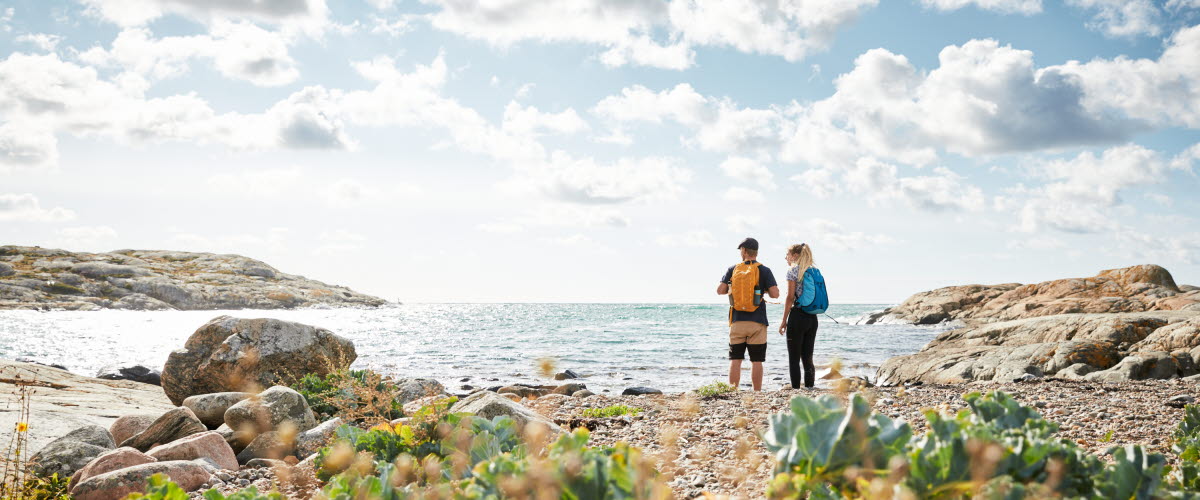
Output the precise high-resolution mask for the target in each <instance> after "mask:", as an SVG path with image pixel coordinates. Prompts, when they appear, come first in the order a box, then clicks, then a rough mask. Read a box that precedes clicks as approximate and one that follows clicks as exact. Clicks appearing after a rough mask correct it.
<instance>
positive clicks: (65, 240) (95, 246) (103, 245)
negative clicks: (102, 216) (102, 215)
mask: <svg viewBox="0 0 1200 500" xmlns="http://www.w3.org/2000/svg"><path fill="white" fill-rule="evenodd" d="M116 240H117V231H116V230H115V229H113V228H111V227H109V226H76V227H64V228H62V229H59V230H58V231H56V232H55V238H54V239H53V240H52V241H51V243H50V246H52V247H55V248H65V249H69V250H74V251H91V252H103V251H107V250H111V249H112V248H111V246H112V245H113V243H114V242H115V241H116Z"/></svg>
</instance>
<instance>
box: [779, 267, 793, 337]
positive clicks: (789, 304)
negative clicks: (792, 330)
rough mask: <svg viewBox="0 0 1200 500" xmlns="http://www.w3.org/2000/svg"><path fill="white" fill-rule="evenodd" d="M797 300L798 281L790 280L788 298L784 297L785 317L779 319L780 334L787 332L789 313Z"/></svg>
mask: <svg viewBox="0 0 1200 500" xmlns="http://www.w3.org/2000/svg"><path fill="white" fill-rule="evenodd" d="M795 302H796V282H795V281H792V280H788V293H787V298H786V299H783V319H782V320H780V321H779V334H780V335H783V334H784V333H785V332H787V320H788V314H789V313H791V312H792V304H793V303H795Z"/></svg>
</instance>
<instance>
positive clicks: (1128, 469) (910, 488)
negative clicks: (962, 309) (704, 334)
mask: <svg viewBox="0 0 1200 500" xmlns="http://www.w3.org/2000/svg"><path fill="white" fill-rule="evenodd" d="M964 399H965V400H966V401H967V404H968V406H969V409H968V410H963V411H960V412H959V413H958V414H957V415H954V416H944V415H941V414H939V413H937V412H934V411H928V412H926V413H925V419H926V421H927V422H928V427H929V430H928V431H927V432H926V433H925V434H923V435H921V436H914V435H913V433H912V430H911V428H910V427H909V426H908V424H906V423H903V422H900V421H895V420H892V419H890V418H888V417H887V416H885V415H880V414H875V413H873V412H872V411H871V407H870V405H868V404H867V402H866V400H865V399H864V398H863V397H862V396H861V395H858V394H854V395H852V396H851V397H850V400H849V405H848V407H842V405H841V404H840V403H839V402H838V400H837V399H836V398H834V397H832V396H821V397H820V398H817V399H815V400H814V399H809V398H805V397H797V398H795V399H793V400H792V403H791V412H788V413H783V414H778V415H774V416H772V417H771V418H770V420H769V426H768V428H767V431H766V432H765V434H764V436H763V442H764V444H765V445H766V447H767V449H768V450H769V451H771V452H772V453H773V454H774V455H775V458H776V462H777V463H776V472H777V475H776V476H775V478H774V479H773V480H772V481H771V483H770V485H769V486H768V490H767V495H768V496H769V497H771V498H804V497H807V498H814V499H821V498H871V499H875V498H930V499H957V498H997V499H999V498H1003V499H1021V498H1049V497H1067V498H1094V499H1108V498H1125V499H1127V498H1137V499H1151V498H1200V494H1198V493H1197V492H1196V490H1195V486H1196V485H1197V483H1196V477H1197V474H1196V472H1197V470H1196V468H1195V460H1194V459H1191V460H1184V462H1185V463H1184V467H1181V470H1182V471H1190V472H1184V473H1182V474H1181V475H1178V476H1176V477H1173V478H1171V477H1168V476H1167V472H1168V471H1167V468H1166V459H1165V457H1163V456H1162V455H1158V454H1154V453H1146V452H1145V451H1144V450H1142V448H1141V447H1140V446H1136V445H1130V446H1125V447H1123V448H1112V449H1110V450H1109V451H1108V453H1109V454H1110V455H1112V457H1113V463H1111V464H1105V463H1104V462H1102V461H1101V460H1100V459H1099V458H1097V457H1095V456H1093V455H1091V454H1089V453H1087V452H1086V451H1084V450H1082V449H1080V448H1079V447H1077V446H1076V445H1075V443H1073V442H1071V441H1068V440H1064V439H1059V438H1056V437H1055V436H1054V434H1055V433H1056V432H1057V431H1058V425H1057V424H1055V423H1054V422H1050V421H1047V420H1045V419H1043V418H1042V417H1041V415H1039V414H1038V413H1037V411H1035V410H1033V409H1032V408H1027V407H1024V406H1022V405H1020V404H1019V403H1017V402H1016V401H1015V400H1013V399H1012V397H1011V396H1009V395H1007V394H1005V393H1003V392H993V393H990V394H987V395H981V394H979V393H971V394H968V395H966V396H964ZM1190 415H1191V420H1189V419H1188V418H1185V424H1186V425H1188V426H1190V427H1189V428H1191V429H1195V428H1197V427H1200V411H1195V412H1193V413H1191V414H1190ZM1189 422H1191V423H1189ZM1184 426H1185V425H1181V429H1183V428H1184ZM1180 432H1183V433H1184V434H1186V435H1187V436H1195V434H1196V433H1195V432H1193V431H1180ZM1176 439H1177V442H1183V441H1186V439H1184V438H1181V437H1180V436H1179V435H1178V433H1177V438H1176ZM1187 442H1189V443H1194V441H1187ZM1181 456H1182V455H1181Z"/></svg>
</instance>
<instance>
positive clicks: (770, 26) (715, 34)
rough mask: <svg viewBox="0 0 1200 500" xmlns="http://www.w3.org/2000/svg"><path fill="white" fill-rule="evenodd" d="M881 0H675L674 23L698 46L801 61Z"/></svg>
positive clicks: (685, 37)
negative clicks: (724, 48)
mask: <svg viewBox="0 0 1200 500" xmlns="http://www.w3.org/2000/svg"><path fill="white" fill-rule="evenodd" d="M877 3H878V0H809V1H801V2H760V1H753V0H674V1H672V2H671V3H670V8H669V10H670V19H671V24H672V25H673V26H674V28H675V29H676V30H678V32H679V33H680V34H681V36H682V38H683V39H684V40H686V41H688V42H691V43H692V44H694V45H697V46H710V47H732V48H734V49H737V50H739V51H741V52H746V53H758V54H773V55H778V56H782V57H783V58H784V59H786V60H788V61H792V62H795V61H799V60H801V59H803V58H804V57H805V56H807V55H808V54H809V53H810V52H812V51H815V50H822V49H824V48H826V47H828V46H829V44H830V43H831V42H832V41H833V36H834V34H835V33H836V32H837V30H838V29H840V28H841V27H843V26H846V25H849V24H851V23H853V22H854V21H855V20H857V19H858V16H859V14H861V13H862V12H863V11H865V10H868V9H871V8H874V7H875V5H876V4H877Z"/></svg>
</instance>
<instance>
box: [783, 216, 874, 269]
mask: <svg viewBox="0 0 1200 500" xmlns="http://www.w3.org/2000/svg"><path fill="white" fill-rule="evenodd" d="M785 235H786V236H787V238H788V239H789V240H796V241H799V242H804V243H808V244H809V246H811V247H812V248H813V254H814V257H817V260H819V256H820V252H821V251H823V250H824V249H833V250H841V251H855V250H862V249H866V248H871V247H875V246H880V245H887V244H891V243H893V242H894V240H892V238H890V237H888V236H886V235H882V234H866V233H864V232H861V231H849V230H846V229H845V228H843V227H842V226H841V224H838V223H836V222H833V221H831V220H828V219H819V218H818V219H812V220H810V221H808V222H806V223H804V224H803V225H802V226H800V227H799V228H797V229H794V230H791V231H788V232H786V233H785Z"/></svg>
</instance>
